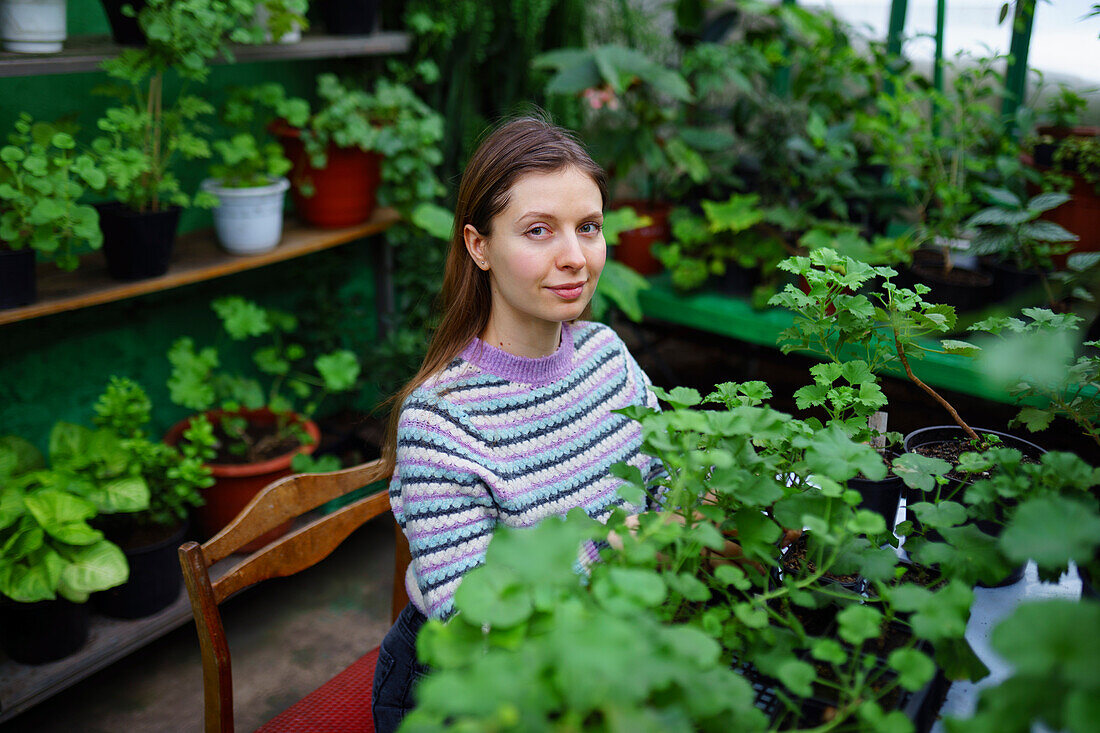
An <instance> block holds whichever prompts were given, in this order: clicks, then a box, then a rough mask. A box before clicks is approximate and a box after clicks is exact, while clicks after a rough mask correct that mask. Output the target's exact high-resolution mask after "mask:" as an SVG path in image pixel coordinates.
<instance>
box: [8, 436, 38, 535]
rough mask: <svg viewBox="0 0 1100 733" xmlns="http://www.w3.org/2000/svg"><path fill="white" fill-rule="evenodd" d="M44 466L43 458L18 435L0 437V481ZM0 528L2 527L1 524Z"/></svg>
mask: <svg viewBox="0 0 1100 733" xmlns="http://www.w3.org/2000/svg"><path fill="white" fill-rule="evenodd" d="M45 466H46V460H45V458H43V457H42V454H41V453H40V452H39V451H38V449H37V448H36V447H34V444H32V443H31V442H30V441H28V440H26V439H24V438H21V437H19V436H18V435H3V436H0V479H4V478H7V477H10V476H18V475H20V474H23V473H27V472H29V471H35V470H38V469H40V468H45ZM0 526H3V523H2V522H0Z"/></svg>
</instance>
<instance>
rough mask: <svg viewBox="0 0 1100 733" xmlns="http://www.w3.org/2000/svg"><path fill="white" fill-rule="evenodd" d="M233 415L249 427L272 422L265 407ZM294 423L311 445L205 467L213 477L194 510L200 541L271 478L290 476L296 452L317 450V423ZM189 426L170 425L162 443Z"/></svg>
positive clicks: (276, 533) (213, 416)
mask: <svg viewBox="0 0 1100 733" xmlns="http://www.w3.org/2000/svg"><path fill="white" fill-rule="evenodd" d="M224 412H225V411H224V410H210V411H209V412H207V413H206V417H207V419H209V420H210V421H211V422H214V421H216V420H217V418H218V417H220V416H221V415H222V414H224ZM234 414H239V415H242V416H243V417H245V418H246V419H247V420H248V421H249V423H251V424H253V425H273V424H274V423H275V420H276V415H275V413H273V412H272V411H271V410H268V409H267V408H264V409H261V410H238V411H237V412H236V413H234ZM295 419H298V418H295ZM298 422H300V423H301V425H302V427H304V428H305V430H306V432H307V433H309V436H310V437H311V438H313V442H312V443H311V444H309V445H303V446H299V447H298V448H296V449H294V450H293V451H290V452H289V453H285V454H283V455H281V456H279V457H277V458H272V459H271V460H268V461H263V462H262V463H245V464H227V463H211V464H207V465H208V467H209V468H210V472H211V473H212V474H213V477H214V485H213V486H211V487H210V488H208V489H205V490H203V492H202V495H203V499H205V500H206V503H205V504H204V505H203V506H201V507H199V508H198V510H197V511H196V518H197V519H198V525H199V530H200V532H201V533H202V535H203V537H204V539H209V538H210V537H213V536H214V535H216V534H217V533H218V532H220V531H221V530H222V528H223V527H225V526H226V525H227V524H229V523H230V522H231V521H233V518H234V517H236V516H237V515H238V514H240V513H241V510H242V509H244V508H245V506H247V505H248V502H250V501H252V499H253V498H254V497H255V496H256V494H258V493H259V492H260V489H262V488H263V487H265V486H267V485H268V484H269V483H271V482H272V481H274V480H275V479H279V478H282V477H283V476H289V475H290V474H291V473H292V471H291V469H290V461H291V459H293V458H294V456H296V455H298V454H299V453H305V454H307V455H308V454H310V453H312V452H313V451H314V450H315V449H316V448H317V443H318V441H320V439H321V431H320V430H319V429H318V428H317V424H316V423H314V422H313V421H311V420H301V419H298ZM190 424H191V418H187V419H186V420H181V421H180V422H178V423H176V424H175V425H173V426H172V428H171V429H170V430H169V431H168V434H167V435H165V436H164V442H165V443H167V444H168V445H176V444H177V443H179V441H180V440H181V439H182V437H183V431H184V430H186V429H187V427H188V426H189V425H190ZM290 526H291V523H290V522H287V523H286V524H283V525H280V526H279V527H276V528H275V529H273V530H271V531H270V532H267V533H265V534H263V535H261V536H260V537H258V538H256V540H255V541H254V542H251V543H249V544H248V545H246V546H245V547H243V548H242V549H243V550H244V551H245V552H251V551H253V550H256V549H259V548H261V547H263V546H264V545H266V544H267V543H269V542H271V541H272V540H275V539H278V538H279V537H281V536H283V535H284V534H286V532H287V531H288V530H289V529H290Z"/></svg>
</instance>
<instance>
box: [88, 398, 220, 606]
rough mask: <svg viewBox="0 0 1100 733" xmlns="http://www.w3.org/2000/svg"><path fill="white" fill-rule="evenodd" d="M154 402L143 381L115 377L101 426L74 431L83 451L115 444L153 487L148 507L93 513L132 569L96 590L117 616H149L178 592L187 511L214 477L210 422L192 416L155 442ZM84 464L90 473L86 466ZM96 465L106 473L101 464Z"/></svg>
mask: <svg viewBox="0 0 1100 733" xmlns="http://www.w3.org/2000/svg"><path fill="white" fill-rule="evenodd" d="M151 407H152V405H151V403H150V402H149V398H148V396H147V395H146V394H145V390H144V389H142V387H141V385H139V384H138V383H137V382H134V381H133V380H131V379H127V378H120V377H112V378H111V380H110V382H109V383H108V385H107V388H106V389H105V390H104V392H103V394H102V395H100V397H99V399H98V400H97V401H96V404H95V413H96V414H95V418H94V423H95V424H96V425H97V426H98V428H99V430H98V431H96V432H92V431H87V430H84V431H80V432H78V433H76V434H75V435H74V436H73V438H72V440H73V442H75V443H78V444H80V445H83V446H85V447H82V448H80V449H79V450H74V454H79V455H81V456H87V455H88V454H89V453H93V452H94V450H93V448H92V446H94V445H102V444H107V445H110V446H113V450H112V453H111V454H110V456H111V458H112V460H114V462H115V463H116V464H118V465H124V466H126V471H128V472H129V473H130V474H131V475H134V476H139V477H141V479H143V480H144V482H145V485H146V486H147V487H148V493H149V501H148V506H147V507H145V508H142V509H140V510H137V511H132V512H126V513H111V514H103V515H101V516H100V517H98V518H97V519H96V520H95V525H96V526H97V527H98V528H99V529H102V530H103V532H104V534H105V535H106V536H107V538H108V539H109V540H111V541H112V542H114V543H115V544H117V545H118V546H119V547H120V548H121V549H122V551H123V553H124V554H125V555H126V561H127V564H128V565H129V568H130V577H129V579H128V580H127V581H126V582H125V583H124V584H122V585H119V586H116V587H114V588H111V589H109V590H106V591H101V592H99V593H96V594H94V595H93V597H92V601H93V604H94V605H95V607H96V610H98V611H99V612H100V613H102V614H104V615H107V616H112V617H115V618H142V617H144V616H149V615H152V614H154V613H156V612H158V611H160V610H161V609H163V608H166V607H167V606H170V605H171V604H172V603H174V602H175V600H176V598H178V597H179V593H180V588H181V587H182V583H183V576H182V573H181V572H180V568H179V558H178V557H177V555H176V549H177V548H178V547H179V545H180V543H181V542H182V541H183V538H184V537H185V536H186V533H187V529H188V512H189V510H190V509H191V508H192V507H197V506H200V505H201V504H202V495H201V493H200V490H201V489H204V488H207V487H209V486H210V485H212V484H213V483H214V481H213V479H212V478H211V477H210V471H209V469H208V468H206V466H205V465H204V460H206V459H207V458H209V457H211V456H212V455H213V449H212V446H211V444H212V441H213V436H212V431H211V429H210V425H209V424H207V423H204V422H203V421H202V420H201V419H196V420H194V421H193V422H192V425H191V427H190V428H189V429H188V430H187V431H186V432H185V433H184V436H183V437H184V440H183V441H181V442H180V444H179V445H178V446H169V445H166V444H164V443H161V442H154V441H151V440H149V438H148V437H147V435H146V432H145V426H146V424H147V423H148V422H149V417H150V410H151ZM107 436H113V438H114V439H111V438H110V437H107ZM82 468H83V470H84V471H85V472H87V470H88V467H86V466H84V467H82ZM96 470H97V472H98V473H103V469H102V468H101V467H97V469H96Z"/></svg>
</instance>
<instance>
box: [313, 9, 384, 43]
mask: <svg viewBox="0 0 1100 733" xmlns="http://www.w3.org/2000/svg"><path fill="white" fill-rule="evenodd" d="M378 5H379V3H378V0H325V2H323V3H321V14H322V16H321V17H322V19H323V20H324V23H325V29H326V30H328V32H329V33H331V34H333V35H337V36H358V35H366V34H368V33H373V32H374V29H375V24H376V22H377V19H378Z"/></svg>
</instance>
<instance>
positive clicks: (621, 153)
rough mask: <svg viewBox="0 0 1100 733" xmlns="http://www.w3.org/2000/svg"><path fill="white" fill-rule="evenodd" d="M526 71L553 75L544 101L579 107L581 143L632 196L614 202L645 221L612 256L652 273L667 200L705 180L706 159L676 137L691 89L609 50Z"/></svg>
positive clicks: (570, 52)
mask: <svg viewBox="0 0 1100 733" xmlns="http://www.w3.org/2000/svg"><path fill="white" fill-rule="evenodd" d="M533 67H534V68H535V69H547V70H550V71H552V72H554V73H553V76H552V77H551V78H550V79H549V81H548V82H547V85H546V89H545V91H546V94H547V95H548V96H554V95H567V96H570V97H572V96H576V97H580V98H581V99H582V100H583V102H584V104H585V106H586V107H587V108H588V109H587V110H586V112H587V113H588V115H587V116H588V120H587V123H586V125H585V128H586V131H585V135H584V137H585V140H586V141H587V142H588V143H589V145H590V146H591V148H592V152H593V154H594V156H595V158H596V160H597V161H599V162H600V163H601V164H602V165H604V167H605V168H606V170H607V171H608V175H609V176H610V177H611V179H612V181H614V182H615V183H616V185H617V186H618V187H619V188H622V189H625V190H628V191H631V192H633V193H632V195H625V196H623V195H621V194H619V195H617V203H618V204H620V205H626V206H631V207H632V208H633V209H634V210H635V211H636V212H637V213H639V214H641V215H643V216H647V217H650V219H651V220H652V224H650V225H649V226H648V227H643V228H640V229H638V230H636V231H634V230H628V231H627V232H624V233H623V234H624V236H623V238H622V241H621V244H620V245H619V248H618V249H617V250H616V256H617V257H618V258H619V259H620V261H622V262H625V263H626V264H627V265H629V266H630V267H632V268H634V269H635V270H636V271H638V272H640V273H641V274H645V275H649V274H653V273H654V272H657V271H658V270H659V269H660V268H659V265H658V264H657V262H656V261H655V260H654V259H653V256H652V255H651V254H650V252H649V249H650V246H651V245H652V244H654V243H655V242H666V241H667V240H668V226H669V225H668V214H669V210H670V209H671V206H670V204H669V199H670V198H671V197H672V196H673V195H674V193H675V191H676V190H679V191H681V192H682V191H683V190H685V189H686V188H687V187H688V186H690V185H691V183H692V182H694V183H701V182H703V181H704V180H706V179H707V178H708V176H709V169H708V166H707V164H706V161H705V159H704V158H703V156H702V155H700V153H699V152H698V151H697V150H696V149H695V148H694V147H692V146H691V145H690V144H689V143H688V139H689V138H688V137H687V136H684V135H682V134H681V131H680V125H681V124H682V121H683V105H684V104H685V103H687V102H690V101H691V100H692V98H693V96H692V92H691V87H690V86H689V85H688V83H687V81H686V80H685V79H684V78H683V76H682V75H681V74H680V73H679V72H678V71H677V70H675V69H672V68H669V67H667V66H665V65H663V64H661V63H658V62H656V61H654V60H652V59H650V58H648V57H647V56H646V54H644V53H643V52H641V51H639V50H637V49H633V48H626V47H624V46H620V45H615V44H607V45H600V46H596V47H595V48H592V49H581V48H563V49H558V50H556V51H550V52H548V53H544V54H542V55H541V56H539V57H537V58H535V60H534V61H533ZM685 181H686V182H687V185H685V184H684V182H685Z"/></svg>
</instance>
